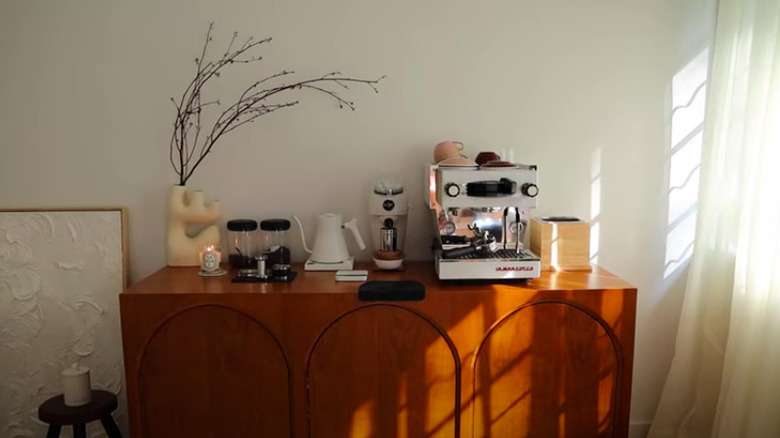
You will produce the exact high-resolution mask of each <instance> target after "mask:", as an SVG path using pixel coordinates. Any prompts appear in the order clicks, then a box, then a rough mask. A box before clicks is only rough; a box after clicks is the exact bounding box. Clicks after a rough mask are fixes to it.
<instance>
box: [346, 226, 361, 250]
mask: <svg viewBox="0 0 780 438" xmlns="http://www.w3.org/2000/svg"><path fill="white" fill-rule="evenodd" d="M344 228H348V229H349V230H350V231H352V235H353V236H355V242H357V244H358V246H359V247H360V249H361V251H362V250H364V249H366V244H365V243H363V236H361V235H360V230H358V227H357V219H352V220H351V221H347V222H344Z"/></svg>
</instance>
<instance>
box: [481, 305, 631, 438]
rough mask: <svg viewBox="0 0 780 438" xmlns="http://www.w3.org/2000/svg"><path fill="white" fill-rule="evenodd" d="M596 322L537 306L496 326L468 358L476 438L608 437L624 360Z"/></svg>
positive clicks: (583, 313)
mask: <svg viewBox="0 0 780 438" xmlns="http://www.w3.org/2000/svg"><path fill="white" fill-rule="evenodd" d="M616 339H617V338H616V337H615V336H614V333H613V332H612V331H611V329H609V327H608V326H607V324H606V323H604V321H603V320H601V319H600V318H599V317H598V316H596V315H595V314H592V313H591V312H589V311H587V310H585V309H584V308H579V307H576V306H575V305H573V304H569V303H565V302H537V303H532V304H529V305H526V306H524V307H521V308H518V309H515V310H514V311H512V312H510V313H509V314H508V315H505V316H504V317H503V318H501V319H500V320H499V321H497V322H496V323H495V324H494V325H493V327H492V328H491V329H490V331H489V332H488V333H487V334H486V336H485V338H484V339H483V341H482V344H481V346H480V348H479V349H478V351H477V354H476V355H475V360H474V362H473V364H474V400H473V405H472V409H473V411H472V414H473V415H474V417H473V418H474V436H475V437H485V438H487V437H494V438H498V437H502V438H503V437H507V438H510V437H511V438H513V437H544V438H551V437H572V438H574V437H576V438H588V437H613V436H614V434H615V424H614V422H615V410H616V402H617V394H618V389H619V388H618V387H617V385H618V381H619V379H618V377H619V375H620V373H621V372H622V366H623V359H622V357H621V352H620V349H619V348H618V344H617V340H616Z"/></svg>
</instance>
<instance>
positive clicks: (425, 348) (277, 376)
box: [120, 262, 636, 438]
mask: <svg viewBox="0 0 780 438" xmlns="http://www.w3.org/2000/svg"><path fill="white" fill-rule="evenodd" d="M357 268H358V269H360V268H362V269H369V270H370V267H369V266H358V267H357ZM294 269H296V270H298V272H299V276H298V278H297V279H296V280H295V281H294V282H292V283H289V284H280V283H275V284H262V283H250V284H246V283H243V284H238V283H230V276H225V277H215V278H203V277H199V276H198V275H197V269H195V268H164V269H162V270H161V271H159V272H157V273H155V274H153V275H152V276H150V277H149V278H147V279H145V280H143V281H141V282H139V283H138V284H136V285H134V286H132V287H130V288H129V289H127V290H126V291H125V292H124V293H122V294H121V295H120V304H121V310H122V330H123V346H124V351H125V367H126V378H127V385H128V402H129V403H128V404H129V412H130V422H131V436H133V437H136V438H140V437H144V438H158V437H168V436H175V434H173V432H174V431H177V433H178V434H179V435H180V436H185V435H181V432H180V431H181V430H195V429H182V428H186V427H189V426H186V425H184V424H183V423H181V422H184V421H185V420H184V419H190V421H195V422H196V423H198V424H200V423H199V422H201V418H217V419H219V421H216V422H215V423H216V424H226V422H232V423H233V425H231V426H229V427H231V429H230V432H231V433H230V435H227V434H225V433H224V431H225V430H227V429H219V428H218V427H214V428H209V426H207V425H205V424H203V425H202V427H201V426H199V427H198V428H197V431H198V433H197V434H196V435H192V436H202V437H217V436H220V437H221V436H263V437H265V436H268V437H276V436H294V437H328V436H334V437H335V436H339V437H341V436H344V437H355V438H357V437H386V436H387V437H389V436H393V437H472V436H480V437H488V436H492V437H499V438H502V437H504V436H512V437H514V436H518V437H525V436H528V437H535V436H545V437H546V436H554V437H569V436H578V437H624V436H626V435H627V431H628V413H629V400H630V395H631V367H632V359H633V349H634V318H635V311H636V309H635V306H636V289H635V288H634V287H633V286H631V285H630V284H628V283H626V282H625V281H623V280H621V279H620V278H618V277H616V276H614V275H612V274H610V273H609V272H606V271H604V270H602V269H598V268H594V270H593V271H592V272H545V273H544V274H543V275H542V277H541V278H539V279H535V280H532V281H528V282H514V283H511V282H508V283H503V284H498V283H484V282H469V283H455V284H448V283H445V282H440V281H439V280H438V279H437V278H436V277H435V272H434V270H433V266H432V265H431V263H430V262H428V263H423V262H407V263H406V266H405V270H404V271H400V272H377V271H370V273H369V280H401V279H403V280H416V281H420V282H422V283H423V284H424V285H425V287H426V297H425V299H424V300H423V301H416V302H401V301H397V302H395V301H393V302H376V303H366V302H361V301H359V300H358V298H357V288H358V286H359V284H358V283H341V282H336V281H335V279H334V275H333V273H332V272H305V271H303V270H302V269H301V266H295V267H294ZM204 306H205V307H204ZM273 339H276V340H277V341H278V345H277V344H276V343H275V342H274V341H273ZM283 357H286V358H287V360H288V361H289V363H288V365H289V380H290V381H291V383H290V384H289V385H288V381H287V379H286V377H285V376H286V375H285V372H286V368H285V367H284V360H283V359H282V358H283ZM228 374H233V375H232V376H228ZM168 380H170V382H168ZM239 382H241V383H240V385H241V388H238V387H237V385H239ZM234 390H235V391H238V393H240V394H241V396H240V397H233V396H231V395H230V394H229V393H230V392H231V391H234ZM177 392H182V393H186V394H187V395H186V396H184V395H177ZM215 395H218V396H219V397H218V398H219V399H220V402H219V403H217V402H208V403H207V402H202V401H201V400H203V399H213V398H214V396H215ZM286 397H290V398H289V400H290V404H287V405H286V404H285V400H286ZM160 400H162V401H160ZM269 400H275V401H274V402H269ZM268 403H272V404H273V405H274V409H276V410H273V409H270V408H269V407H268V406H269V405H268ZM279 406H289V409H288V410H287V411H285V410H284V409H281V410H279V409H280V408H279ZM151 410H154V411H160V413H154V414H150V413H148V412H149V411H151ZM248 412H253V413H254V417H250V416H249V415H248ZM245 414H246V415H245ZM168 418H179V419H181V420H177V421H179V422H180V423H171V422H170V421H171V420H169V419H168ZM290 419H291V420H290ZM166 422H168V423H166ZM272 424H274V426H271V425H272ZM274 427H276V428H274ZM260 428H266V429H262V430H263V432H262V433H260V432H258V431H260V430H261V429H260ZM285 428H287V429H285Z"/></svg>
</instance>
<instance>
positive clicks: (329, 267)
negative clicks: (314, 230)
mask: <svg viewBox="0 0 780 438" xmlns="http://www.w3.org/2000/svg"><path fill="white" fill-rule="evenodd" d="M354 265H355V257H353V256H350V257H349V258H348V259H346V260H344V261H343V262H335V263H322V262H315V261H314V260H312V259H311V257H309V259H308V260H306V263H304V264H303V269H304V270H306V271H345V270H346V271H349V270H352V268H353V266H354Z"/></svg>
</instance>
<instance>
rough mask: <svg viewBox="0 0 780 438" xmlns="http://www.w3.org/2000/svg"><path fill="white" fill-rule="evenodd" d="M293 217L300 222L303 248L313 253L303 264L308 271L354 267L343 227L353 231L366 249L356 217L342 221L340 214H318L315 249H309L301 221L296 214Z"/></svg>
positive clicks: (357, 240) (359, 244)
mask: <svg viewBox="0 0 780 438" xmlns="http://www.w3.org/2000/svg"><path fill="white" fill-rule="evenodd" d="M293 219H295V222H297V223H298V228H299V229H300V230H301V240H302V241H303V249H305V250H306V252H308V253H309V254H311V257H309V259H308V260H306V263H305V264H304V265H303V267H304V269H305V270H307V271H339V270H349V269H352V267H353V266H354V263H355V258H354V257H353V256H351V255H349V251H347V242H346V240H345V239H344V234H343V233H342V232H341V230H342V229H343V228H348V229H349V230H351V231H352V235H353V236H355V241H356V242H357V244H358V246H359V247H360V249H361V250H363V249H366V245H365V243H363V237H362V236H361V235H360V231H358V228H357V220H355V219H352V220H351V221H348V222H343V223H342V222H341V215H340V214H335V213H323V214H320V215H319V216H317V236H316V237H315V239H314V249H309V247H308V246H306V236H305V235H304V234H303V226H302V225H301V221H300V220H298V218H297V217H296V216H295V215H293Z"/></svg>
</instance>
